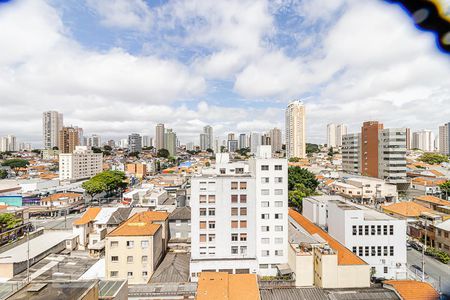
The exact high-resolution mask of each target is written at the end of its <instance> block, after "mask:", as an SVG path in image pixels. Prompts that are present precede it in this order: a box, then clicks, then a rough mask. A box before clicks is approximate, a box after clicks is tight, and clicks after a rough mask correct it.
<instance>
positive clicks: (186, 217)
mask: <svg viewBox="0 0 450 300" xmlns="http://www.w3.org/2000/svg"><path fill="white" fill-rule="evenodd" d="M169 229H170V242H171V243H190V242H191V208H190V207H187V206H184V207H178V208H176V209H175V210H174V211H173V212H172V213H171V214H170V215H169Z"/></svg>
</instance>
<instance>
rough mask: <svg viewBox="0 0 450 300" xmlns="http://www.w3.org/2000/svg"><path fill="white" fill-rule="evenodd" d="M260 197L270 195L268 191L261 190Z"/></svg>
mask: <svg viewBox="0 0 450 300" xmlns="http://www.w3.org/2000/svg"><path fill="white" fill-rule="evenodd" d="M261 195H270V191H269V189H262V190H261Z"/></svg>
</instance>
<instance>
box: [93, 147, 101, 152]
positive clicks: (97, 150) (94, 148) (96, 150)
mask: <svg viewBox="0 0 450 300" xmlns="http://www.w3.org/2000/svg"><path fill="white" fill-rule="evenodd" d="M91 149H92V151H93V152H94V153H103V151H102V149H100V148H98V147H91Z"/></svg>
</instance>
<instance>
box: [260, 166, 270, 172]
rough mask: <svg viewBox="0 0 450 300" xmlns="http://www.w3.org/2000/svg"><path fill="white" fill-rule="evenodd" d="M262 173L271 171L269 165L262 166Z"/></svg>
mask: <svg viewBox="0 0 450 300" xmlns="http://www.w3.org/2000/svg"><path fill="white" fill-rule="evenodd" d="M261 171H269V166H268V165H261Z"/></svg>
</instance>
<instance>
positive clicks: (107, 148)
mask: <svg viewBox="0 0 450 300" xmlns="http://www.w3.org/2000/svg"><path fill="white" fill-rule="evenodd" d="M103 150H105V151H111V150H112V147H111V146H110V145H105V146H103Z"/></svg>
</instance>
